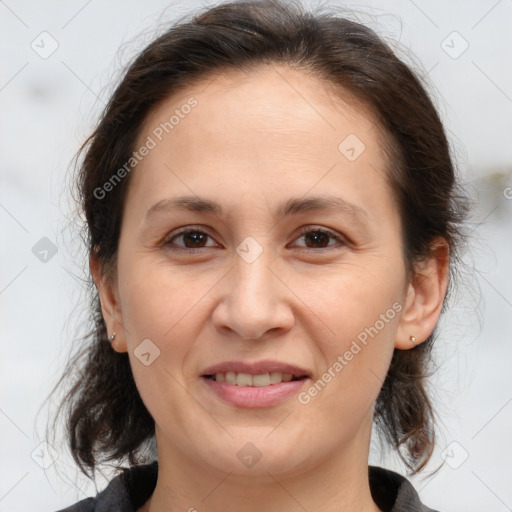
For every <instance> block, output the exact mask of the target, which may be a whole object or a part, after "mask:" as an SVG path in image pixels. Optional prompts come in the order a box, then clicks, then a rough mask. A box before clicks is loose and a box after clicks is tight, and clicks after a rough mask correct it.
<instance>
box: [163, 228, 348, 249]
mask: <svg viewBox="0 0 512 512" xmlns="http://www.w3.org/2000/svg"><path fill="white" fill-rule="evenodd" d="M189 233H200V234H203V235H207V236H208V237H210V238H212V237H211V236H210V235H209V234H208V233H207V232H205V231H202V230H201V229H199V228H196V229H192V228H186V229H183V230H182V231H178V233H175V234H173V235H172V237H169V238H166V239H165V240H164V241H163V245H164V246H166V247H168V248H169V250H171V251H186V252H188V253H191V254H197V253H201V252H203V250H204V249H210V247H197V248H193V247H180V246H177V247H173V246H172V245H171V243H172V241H173V240H175V239H176V238H178V237H180V236H182V235H187V234H189ZM309 233H322V234H324V235H327V236H329V237H330V238H332V239H334V240H335V241H336V242H338V243H341V244H342V245H346V241H345V240H344V239H343V238H342V237H341V236H339V235H337V234H335V233H334V232H332V231H330V230H326V229H324V228H310V227H304V228H302V229H301V230H300V232H299V235H298V236H297V238H301V237H303V236H304V235H307V234H309ZM336 248H339V247H336V246H329V247H321V248H318V249H315V248H313V247H302V248H301V249H303V250H306V251H308V252H310V251H313V252H320V251H323V252H325V251H329V250H333V249H336Z"/></svg>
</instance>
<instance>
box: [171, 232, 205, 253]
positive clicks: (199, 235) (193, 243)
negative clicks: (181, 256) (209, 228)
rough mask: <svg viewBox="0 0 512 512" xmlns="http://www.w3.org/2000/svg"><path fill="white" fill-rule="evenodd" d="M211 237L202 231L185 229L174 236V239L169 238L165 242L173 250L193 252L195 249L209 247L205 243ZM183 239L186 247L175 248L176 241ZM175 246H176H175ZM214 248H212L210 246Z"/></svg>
mask: <svg viewBox="0 0 512 512" xmlns="http://www.w3.org/2000/svg"><path fill="white" fill-rule="evenodd" d="M208 238H211V236H210V235H209V234H208V233H205V232H204V231H201V230H200V229H190V228H188V229H184V230H183V231H180V232H178V233H177V234H174V235H173V236H172V237H170V238H167V239H166V240H165V241H164V245H165V246H168V247H169V249H171V250H173V251H174V250H182V249H183V250H191V251H192V250H193V249H203V248H205V247H207V246H205V245H204V243H205V242H206V241H207V239H208ZM178 239H182V241H183V243H184V244H185V245H184V246H181V245H178V246H177V247H173V244H174V241H175V240H178ZM174 245H175V244H174ZM210 247H212V246H210Z"/></svg>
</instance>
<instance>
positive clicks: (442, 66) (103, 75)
mask: <svg viewBox="0 0 512 512" xmlns="http://www.w3.org/2000/svg"><path fill="white" fill-rule="evenodd" d="M337 3H338V4H340V5H345V6H349V7H350V6H352V7H356V8H358V9H359V10H360V11H361V12H362V13H373V14H372V16H371V17H368V16H367V15H364V14H361V19H362V20H363V21H367V22H368V23H370V24H371V25H373V26H374V28H376V29H377V30H378V31H379V32H381V33H382V34H384V35H385V36H387V37H390V38H392V39H399V40H400V43H401V44H402V45H403V46H404V47H405V48H410V49H411V50H412V52H413V53H414V54H416V56H417V59H416V63H417V64H418V66H419V69H420V70H421V72H422V73H423V74H426V73H427V72H428V77H429V79H430V81H431V84H432V86H433V87H434V89H435V90H436V93H435V94H436V98H437V100H436V101H437V104H438V105H439V108H440V111H441V113H442V116H443V120H444V121H445V123H446V126H447V128H448V129H449V133H450V137H451V139H452V143H453V144H454V148H455V150H456V154H457V156H458V158H459V165H460V168H461V171H462V172H463V174H464V177H465V179H466V180H467V181H468V183H470V184H471V186H472V187H473V188H474V190H475V191H478V193H479V197H480V200H479V207H478V210H477V211H475V217H474V222H475V225H474V231H473V233H472V237H473V239H474V244H473V250H472V253H471V254H470V255H469V256H468V258H467V262H468V264H469V265H471V266H473V267H474V270H473V271H472V272H470V274H469V277H471V278H472V283H473V284H472V285H470V286H469V287H466V288H465V287H462V289H461V293H460V296H459V302H458V304H457V305H456V307H455V308H454V310H453V313H452V314H450V315H448V316H447V317H446V318H445V320H444V321H443V329H444V330H443V335H442V336H441V338H440V340H439V342H438V349H437V358H438V359H437V360H438V364H439V371H438V372H437V374H436V376H435V377H434V384H435V385H436V396H437V401H438V402H437V403H438V410H439V415H440V417H441V420H442V425H441V427H442V428H441V435H440V439H439V442H438V448H437V450H436V453H435V455H434V458H433V461H432V464H431V465H430V468H431V469H433V468H435V467H436V466H437V465H438V463H439V462H440V461H442V460H443V455H444V458H445V459H446V460H447V464H445V465H444V467H443V468H442V469H441V470H440V471H439V472H438V473H437V474H436V475H435V476H434V477H433V478H431V479H430V480H428V479H422V478H417V479H415V480H414V484H415V485H416V487H417V488H418V489H419V490H420V495H421V497H422V499H423V500H424V501H425V503H427V504H428V505H429V506H431V507H434V508H439V509H440V510H442V511H444V512H450V511H460V510H465V511H467V512H471V511H474V512H476V511H481V510H486V511H487V512H491V511H496V512H501V511H506V510H512V487H511V485H510V471H509V469H508V460H509V459H510V458H511V456H512V441H511V436H510V432H511V428H510V427H511V425H512V386H511V384H512V372H511V371H510V365H511V363H512V357H511V356H512V343H510V341H511V340H510V338H511V336H510V330H511V320H510V319H511V317H512V289H511V288H512V287H511V284H512V279H511V277H512V273H511V270H510V262H511V261H512V237H511V234H512V233H511V226H512V223H511V216H512V200H507V199H506V198H505V196H504V194H503V191H504V190H505V189H506V187H507V186H512V181H511V180H512V179H511V173H510V171H511V168H512V143H511V140H512V137H511V136H512V66H511V63H510V62H511V61H510V49H511V48H512V30H511V27H512V2H511V1H510V0H501V1H496V0H491V1H466V0H465V1H463V0H458V1H449V2H447V1H441V0H438V1H429V2H425V1H420V0H415V1H412V0H408V1H406V0H404V1H389V0H388V1H381V2H377V1H372V2H370V1H361V2H357V3H355V2H345V3H343V4H341V2H337ZM308 4H312V5H315V4H313V3H312V2H308ZM331 4H335V2H331ZM204 5H206V2H198V1H194V2H192V1H187V2H185V1H181V2H172V3H169V2H164V1H157V0H151V1H150V0H147V1H145V2H135V1H133V0H131V1H123V2H121V1H114V0H111V1H109V2H98V1H96V2H94V1H89V2H87V1H77V0H74V1H68V2H57V1H54V0H52V1H46V2H44V3H43V2H37V1H27V0H21V1H19V2H14V1H13V0H5V1H4V2H0V38H1V42H2V45H1V47H0V52H1V53H0V63H1V75H0V102H1V109H0V120H1V140H2V142H3V144H2V151H1V153H0V155H1V173H2V174H1V175H2V187H1V189H0V226H1V228H2V240H3V241H2V244H0V251H1V256H2V266H1V272H0V300H1V313H2V324H1V325H2V356H1V359H0V365H1V373H0V378H1V383H2V386H1V404H0V432H1V433H0V440H1V441H0V443H1V444H0V450H1V451H0V454H1V461H0V464H1V465H0V472H1V473H0V511H5V510H10V511H12V512H16V511H27V510H57V509H59V508H63V507H64V506H66V505H69V504H71V503H74V502H75V501H77V500H78V499H81V498H83V497H85V496H87V495H93V494H95V489H94V488H93V487H92V486H91V485H86V483H87V482H85V481H84V480H83V479H79V478H78V479H77V473H76V471H75V469H74V468H73V466H72V464H71V463H70V462H69V457H68V458H67V456H66V453H65V447H64V446H56V447H55V449H56V450H57V454H58V459H57V461H56V463H55V464H52V465H51V466H50V467H49V468H48V469H47V470H46V471H44V470H43V468H41V467H40V465H38V464H37V463H36V461H35V460H34V458H35V459H36V460H37V458H38V457H37V454H39V451H38V446H39V443H40V442H41V441H42V440H43V439H44V438H43V434H44V425H45V414H46V413H45V410H44V409H43V410H42V411H41V413H40V414H39V416H38V419H37V422H36V414H37V413H38V410H39V408H40V406H41V405H42V402H43V400H44V398H45V397H46V396H47V394H48V392H49V391H50V388H51V386H52V385H53V384H54V383H55V380H56V377H57V376H58V374H59V372H60V371H61V369H62V366H63V364H64V362H65V357H66V356H67V350H68V344H69V342H70V341H71V339H72V337H73V335H74V333H75V327H76V322H77V321H78V319H80V313H81V312H82V311H83V306H84V304H83V296H82V295H80V293H81V291H80V290H81V287H80V282H79V277H78V278H77V277H76V276H80V275H81V274H80V272H81V268H82V267H83V263H82V261H81V260H80V255H81V253H79V252H77V251H78V249H77V247H78V246H77V242H78V241H77V240H73V239H72V238H71V237H72V231H70V230H69V228H68V223H69V220H70V218H69V209H70V200H69V197H68V190H67V188H66V186H65V185H66V182H65V175H66V170H67V167H68V164H69V163H70V161H71V158H72V156H73V154H74V153H75V151H76V150H77V149H78V147H79V145H80V143H81V142H82V141H83V140H84V139H85V137H86V136H87V135H88V133H89V132H90V130H91V129H92V127H93V126H94V121H95V116H96V115H97V114H98V113H99V110H100V109H101V107H102V106H103V102H105V101H106V100H107V98H108V93H109V91H110V90H111V87H112V86H113V85H115V80H116V78H117V72H118V71H119V69H120V63H121V64H124V63H126V62H127V59H128V58H129V57H131V56H132V55H134V54H135V53H136V52H137V51H138V50H140V49H141V48H142V46H144V45H145V44H146V43H147V42H149V40H150V39H151V37H152V34H153V32H152V31H153V28H154V27H155V24H156V23H161V22H165V21H167V22H169V21H171V20H173V19H174V18H176V17H180V16H182V15H183V14H185V13H187V12H189V10H190V9H193V8H194V7H196V6H204ZM166 8H167V9H166ZM164 10H165V12H164ZM454 31H456V32H458V34H459V35H460V36H461V37H462V38H463V39H461V37H460V36H459V35H453V32H454ZM42 32H48V33H49V34H50V35H51V38H53V40H54V41H55V42H53V41H52V39H51V38H50V36H48V35H42V36H41V35H40V34H41V33H42ZM143 32H147V34H143ZM464 40H465V41H466V42H467V43H465V42H464ZM443 41H445V43H443ZM125 43H129V44H128V45H127V46H123V48H122V51H119V53H118V50H119V48H120V47H121V46H122V45H124V44H125ZM31 44H33V46H34V47H35V48H36V49H37V51H39V53H41V54H43V56H45V57H46V55H44V52H50V50H51V49H52V44H54V45H55V44H58V48H57V49H56V51H55V52H54V53H53V54H51V55H50V56H48V57H47V58H42V57H41V56H40V55H38V53H37V52H36V51H34V49H33V48H32V47H31ZM466 44H468V45H469V46H468V48H467V50H466V51H465V52H464V53H462V54H461V55H460V56H458V53H459V52H460V51H461V49H462V48H463V47H464V46H465V45H466ZM447 52H448V53H447ZM449 53H451V56H450V54H449ZM455 56H457V58H453V57H455ZM509 197H510V195H509ZM43 237H47V238H48V239H49V240H50V241H51V243H52V244H54V246H55V247H56V249H57V253H56V254H55V255H54V256H53V257H51V258H50V257H49V258H48V261H47V262H46V263H45V262H42V261H40V260H39V259H38V258H37V257H36V256H35V255H34V254H33V252H32V249H33V247H34V246H35V245H36V244H37V243H42V244H45V243H47V242H40V240H41V239H42V238H43ZM50 255H51V253H50ZM507 262H509V263H507ZM73 274H76V276H75V277H73ZM478 288H480V290H479V289H478ZM80 301H81V303H79V302H80ZM75 310H76V311H75ZM74 311H75V313H74V314H72V313H73V312H74ZM70 315H71V316H70ZM479 317H480V319H481V322H480V324H481V325H479V321H478V318H479ZM69 318H71V320H68V319H69ZM36 427H37V428H36ZM451 443H457V444H451ZM447 446H448V447H449V448H448V449H447ZM34 450H35V452H34ZM33 453H34V454H35V455H34V458H32V456H31V454H33ZM447 454H448V456H447ZM466 455H467V460H464V461H463V459H464V457H465V456H466ZM47 460H48V459H47ZM374 462H376V463H379V464H383V465H387V466H388V467H393V466H394V465H395V461H394V459H391V458H387V457H384V458H379V457H378V456H377V455H375V456H374ZM459 464H460V466H459V467H458V468H457V469H455V467H456V466H458V465H459ZM56 468H59V473H57V472H56ZM98 486H99V488H102V486H103V484H102V482H101V481H99V483H98Z"/></svg>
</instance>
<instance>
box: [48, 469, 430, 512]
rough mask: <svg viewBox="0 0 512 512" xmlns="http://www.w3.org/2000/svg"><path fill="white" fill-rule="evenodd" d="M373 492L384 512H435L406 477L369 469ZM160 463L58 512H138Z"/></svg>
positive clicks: (129, 471) (133, 471)
mask: <svg viewBox="0 0 512 512" xmlns="http://www.w3.org/2000/svg"><path fill="white" fill-rule="evenodd" d="M368 470H369V475H370V490H371V493H372V497H373V499H374V501H375V503H376V504H377V506H378V507H379V508H380V509H381V510H383V511H384V512H436V511H434V510H432V509H430V508H428V507H426V506H425V505H422V503H421V502H420V498H419V496H418V493H417V492H416V490H415V489H414V487H413V486H412V484H411V483H410V482H409V481H408V480H407V479H406V478H404V477H403V476H401V475H399V474H398V473H394V472H393V471H389V470H387V469H383V468H379V467H376V466H370V467H369V468H368ZM157 475H158V462H157V461H154V462H151V463H150V464H145V465H142V466H135V467H133V468H131V469H127V468H124V469H123V472H122V473H121V474H119V475H118V476H116V477H115V478H114V479H113V480H112V481H111V482H110V483H109V484H108V486H107V487H106V488H105V489H104V490H103V491H101V492H100V493H98V495H97V496H96V497H95V498H86V499H84V500H81V501H79V502H78V503H75V504H74V505H71V506H70V507H67V508H65V509H62V510H60V511H58V512H136V511H137V509H139V508H140V507H142V505H144V503H146V501H147V500H148V499H149V497H150V496H151V494H152V493H153V491H154V490H155V486H156V480H157Z"/></svg>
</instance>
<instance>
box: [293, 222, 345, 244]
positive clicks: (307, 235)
mask: <svg viewBox="0 0 512 512" xmlns="http://www.w3.org/2000/svg"><path fill="white" fill-rule="evenodd" d="M300 238H303V239H305V240H306V241H307V240H309V241H310V242H311V244H312V245H310V246H307V245H306V246H302V247H304V248H305V249H313V250H315V249H330V248H332V247H334V245H332V244H331V245H328V246H327V247H325V246H324V245H325V243H329V239H332V240H334V241H335V242H338V243H340V244H341V245H345V240H344V239H343V238H342V237H341V236H339V235H337V234H336V233H334V232H332V231H329V230H326V229H323V228H311V227H305V228H303V229H301V231H300V235H299V237H298V239H300ZM298 239H297V240H298ZM306 243H307V242H306ZM319 246H323V247H319Z"/></svg>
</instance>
